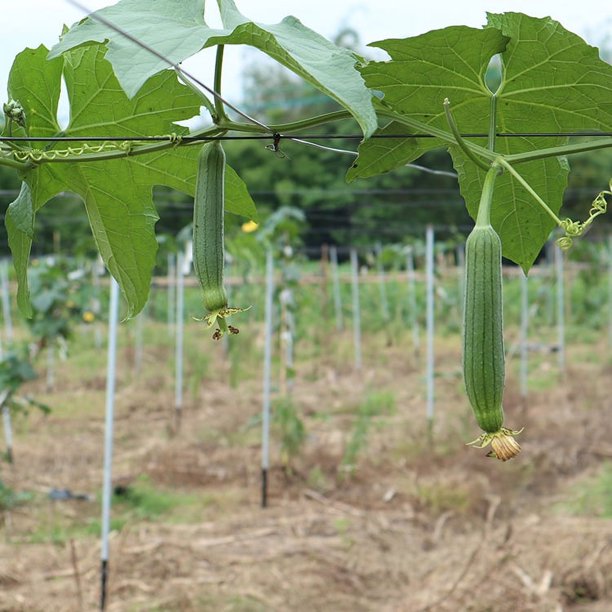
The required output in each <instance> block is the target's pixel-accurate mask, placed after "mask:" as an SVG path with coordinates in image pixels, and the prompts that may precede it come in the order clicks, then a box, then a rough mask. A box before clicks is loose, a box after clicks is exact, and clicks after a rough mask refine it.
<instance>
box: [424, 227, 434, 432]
mask: <svg viewBox="0 0 612 612" xmlns="http://www.w3.org/2000/svg"><path fill="white" fill-rule="evenodd" d="M425 268H426V271H425V275H426V285H427V420H428V422H429V426H430V427H431V426H432V424H433V418H434V231H433V227H432V226H431V225H428V226H427V231H426V233H425Z"/></svg>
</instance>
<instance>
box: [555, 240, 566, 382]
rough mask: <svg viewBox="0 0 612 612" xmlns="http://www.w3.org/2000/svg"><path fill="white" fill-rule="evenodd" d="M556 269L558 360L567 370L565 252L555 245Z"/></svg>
mask: <svg viewBox="0 0 612 612" xmlns="http://www.w3.org/2000/svg"><path fill="white" fill-rule="evenodd" d="M555 269H556V272H557V274H556V276H557V344H558V352H557V359H558V364H559V370H560V371H561V372H563V371H564V370H565V295H564V294H565V291H564V281H563V276H564V275H563V251H562V250H561V249H560V248H559V247H558V246H557V245H555Z"/></svg>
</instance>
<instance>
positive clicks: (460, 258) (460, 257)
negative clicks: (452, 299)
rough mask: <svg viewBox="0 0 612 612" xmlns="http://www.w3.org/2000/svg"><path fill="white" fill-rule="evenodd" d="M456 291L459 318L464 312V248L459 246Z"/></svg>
mask: <svg viewBox="0 0 612 612" xmlns="http://www.w3.org/2000/svg"><path fill="white" fill-rule="evenodd" d="M456 252H457V289H458V291H459V299H458V302H459V308H460V312H461V317H463V311H464V310H465V247H464V246H463V245H462V244H460V245H458V246H457V251H456Z"/></svg>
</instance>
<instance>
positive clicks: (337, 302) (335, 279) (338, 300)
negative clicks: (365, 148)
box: [329, 246, 344, 332]
mask: <svg viewBox="0 0 612 612" xmlns="http://www.w3.org/2000/svg"><path fill="white" fill-rule="evenodd" d="M329 259H330V261H331V271H332V283H333V287H334V311H335V314H336V330H337V331H339V332H341V331H342V330H343V329H344V319H343V317H342V296H341V295H340V276H339V273H338V250H337V249H336V247H335V246H331V247H329Z"/></svg>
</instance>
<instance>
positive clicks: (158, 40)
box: [50, 0, 377, 136]
mask: <svg viewBox="0 0 612 612" xmlns="http://www.w3.org/2000/svg"><path fill="white" fill-rule="evenodd" d="M218 4H219V10H220V12H221V18H222V21H223V28H221V29H214V28H210V27H208V25H207V24H206V22H205V20H204V0H181V1H180V2H177V1H176V0H157V2H155V3H152V2H151V1H150V0H120V2H118V3H117V4H116V5H114V6H111V7H107V8H104V9H101V10H100V11H96V14H99V15H101V16H102V17H103V18H105V19H106V20H108V21H109V22H111V23H112V24H114V25H116V26H118V27H119V28H121V29H122V30H124V31H125V32H128V33H129V34H130V35H131V36H133V37H134V38H136V39H138V40H139V41H142V42H143V43H144V44H146V45H147V46H149V47H151V48H153V49H155V50H156V51H157V52H159V53H160V54H162V55H163V56H164V57H166V58H167V59H168V60H169V61H170V62H171V63H172V64H179V63H180V62H182V61H183V60H185V59H187V58H188V57H191V56H192V55H194V54H195V53H197V52H198V51H200V50H201V49H204V48H207V47H211V46H213V45H221V44H225V45H236V44H246V45H250V46H253V47H255V48H257V49H259V50H260V51H263V52H264V53H266V54H268V55H269V56H270V57H272V58H274V59H275V60H276V61H278V62H279V63H281V64H283V65H284V66H286V67H287V68H289V69H290V70H292V71H293V72H295V73H296V74H298V75H299V76H300V77H302V78H303V79H305V80H306V81H308V82H309V83H310V84H312V85H313V86H314V87H316V88H317V89H319V90H320V91H322V92H323V93H325V94H326V95H328V96H330V97H331V98H332V99H334V100H336V102H338V103H339V104H341V105H342V106H344V107H345V108H346V109H347V110H349V111H350V112H351V113H352V114H353V116H354V117H355V119H356V120H357V122H358V123H359V125H360V126H361V128H362V130H363V132H364V134H365V135H366V136H369V135H371V134H372V133H373V132H374V130H375V129H376V125H377V122H376V115H375V113H374V109H373V107H372V101H371V94H370V92H369V91H368V89H367V88H366V87H365V84H364V82H363V79H362V77H361V76H360V74H359V72H358V71H357V70H356V68H355V64H356V63H357V62H358V61H359V58H357V57H356V56H355V55H354V54H353V53H352V52H350V51H348V50H347V49H344V48H342V47H337V46H336V45H334V44H333V43H331V42H330V41H328V40H327V39H326V38H324V37H322V36H321V35H319V34H317V33H316V32H314V31H313V30H311V29H309V28H307V27H305V26H304V25H302V23H300V21H299V20H298V19H296V18H295V17H286V18H285V19H283V21H281V23H278V24H275V25H264V24H260V23H255V22H254V21H251V20H249V19H248V18H247V17H245V16H244V15H242V14H241V13H240V12H239V11H238V9H237V8H236V5H235V4H234V2H233V0H218ZM160 32H163V35H160ZM92 41H96V42H99V43H102V42H104V41H108V49H109V51H108V56H107V57H108V60H109V61H110V62H111V64H112V65H113V68H114V70H115V73H116V75H117V78H118V80H119V82H120V83H121V86H122V87H123V88H124V89H125V91H126V92H127V93H128V95H129V96H130V97H132V96H134V95H135V94H136V92H137V91H138V90H139V89H140V88H141V87H142V85H143V84H144V83H145V82H146V81H147V79H149V78H150V77H151V76H153V75H155V74H157V73H159V72H160V71H162V70H164V69H166V68H168V67H169V66H168V63H167V62H164V61H163V60H162V59H160V58H159V57H156V56H155V55H153V54H151V53H150V52H149V51H147V50H146V49H143V48H142V47H139V46H138V45H136V44H135V43H134V42H132V41H130V40H128V39H126V38H125V37H124V36H122V35H121V34H119V33H117V32H115V31H113V30H112V29H109V28H108V27H107V26H105V25H104V24H102V23H99V22H96V21H95V20H94V19H91V18H86V19H84V20H82V21H81V22H79V23H78V24H76V25H74V26H73V27H72V28H71V29H70V30H69V31H68V32H67V33H66V34H64V35H63V36H62V39H61V41H60V42H59V43H58V44H57V45H55V46H54V47H53V49H52V50H51V53H50V57H58V56H59V55H60V54H62V53H65V52H66V51H69V50H70V49H74V48H75V47H78V46H80V45H83V44H86V43H88V42H92Z"/></svg>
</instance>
